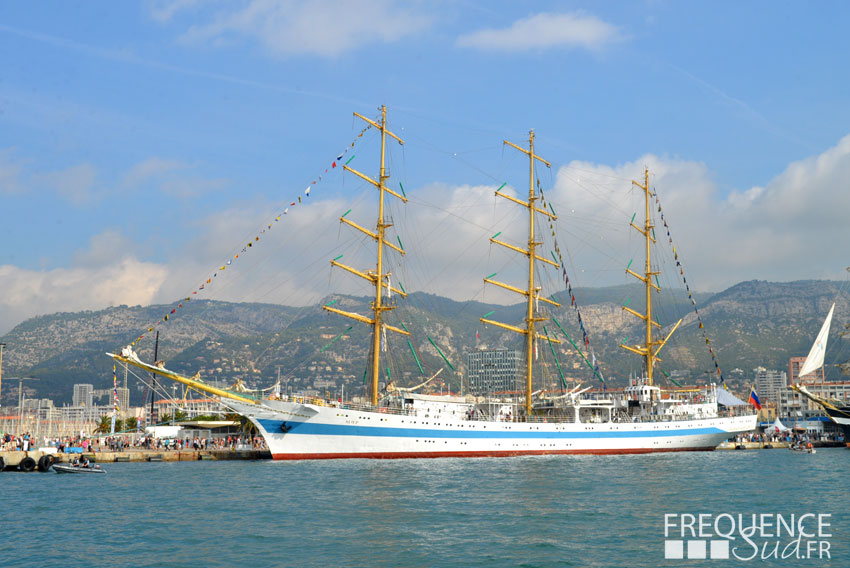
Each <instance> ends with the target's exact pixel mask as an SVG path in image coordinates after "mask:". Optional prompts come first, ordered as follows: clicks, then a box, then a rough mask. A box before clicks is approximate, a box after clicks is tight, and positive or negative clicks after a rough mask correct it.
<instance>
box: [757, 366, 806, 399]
mask: <svg viewBox="0 0 850 568" xmlns="http://www.w3.org/2000/svg"><path fill="white" fill-rule="evenodd" d="M798 370H799V367H798ZM753 373H754V375H755V387H756V392H757V393H758V396H759V398H760V399H761V400H762V401H767V402H772V403H774V404H776V403H777V402H779V394H778V393H779V389H781V388H782V387H784V386H788V375H787V374H786V373H785V371H775V370H773V369H765V368H764V367H756V368H755V369H753Z"/></svg>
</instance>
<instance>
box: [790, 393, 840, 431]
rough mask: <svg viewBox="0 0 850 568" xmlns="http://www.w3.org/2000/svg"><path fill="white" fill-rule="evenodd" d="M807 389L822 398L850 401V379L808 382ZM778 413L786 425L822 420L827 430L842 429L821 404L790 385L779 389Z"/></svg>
mask: <svg viewBox="0 0 850 568" xmlns="http://www.w3.org/2000/svg"><path fill="white" fill-rule="evenodd" d="M806 389H808V390H809V392H811V393H812V394H815V395H817V396H819V397H821V398H826V399H829V400H838V401H843V402H844V403H845V404H846V403H850V381H842V382H820V383H815V384H806ZM777 414H778V416H779V418H780V420H782V422H783V423H787V424H786V425H789V424H794V423H799V422H807V421H808V422H821V423H823V425H824V429H825V430H827V431H836V432H837V431H840V429H839V428H838V426H836V425H835V424H834V423H832V421H831V420H830V419H829V417H827V416H826V414H825V413H824V411H823V408H821V406H820V405H819V404H816V403H815V402H812V401H811V400H810V399H808V398H806V397H804V396H802V395H801V394H800V393H798V392H797V391H795V390H792V389H791V387H788V386H785V387H782V388H781V389H779V391H778V403H777Z"/></svg>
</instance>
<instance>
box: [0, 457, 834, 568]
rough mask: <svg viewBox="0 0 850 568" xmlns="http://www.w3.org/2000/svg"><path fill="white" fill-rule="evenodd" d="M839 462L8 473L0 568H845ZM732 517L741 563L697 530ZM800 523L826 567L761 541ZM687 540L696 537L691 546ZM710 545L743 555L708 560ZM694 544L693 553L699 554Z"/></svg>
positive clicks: (460, 462) (402, 464) (639, 460)
mask: <svg viewBox="0 0 850 568" xmlns="http://www.w3.org/2000/svg"><path fill="white" fill-rule="evenodd" d="M848 461H850V450H847V449H844V448H835V449H819V450H818V451H817V453H816V454H806V453H797V452H790V451H788V450H779V449H776V450H763V451H755V450H748V451H715V452H694V453H690V452H685V453H672V454H649V455H620V456H539V457H520V458H482V459H435V460H428V459H419V460H385V461H384V460H331V461H300V462H272V461H219V462H216V461H199V462H177V463H170V462H162V463H116V464H103V465H102V467H103V468H104V469H106V470H107V474H106V475H57V474H55V473H53V472H49V473H37V472H35V473H28V474H23V473H15V472H3V473H0V488H2V500H3V514H2V516H0V565H2V566H30V565H35V566H40V567H43V566H63V567H68V566H228V567H230V566H252V567H254V566H322V567H327V566H446V567H453V566H457V567H464V568H468V567H475V566H712V567H713V566H732V565H734V566H747V565H752V566H826V565H830V566H841V567H845V566H850V538H848V537H850V517H848V514H847V508H848V503H850V483H848V477H849V476H848V471H850V470H848ZM700 514H702V515H708V517H704V518H703V520H704V523H703V524H704V525H705V526H704V527H703V528H704V529H706V530H705V531H704V533H706V534H702V535H701V534H699V532H698V531H697V530H696V529H694V534H691V533H690V532H688V531H685V532H686V534H685V535H684V536H683V535H682V533H681V530H680V528H681V527H680V526H679V525H680V524H681V523H682V522H685V523H686V524H687V520H688V519H689V517H688V515H693V516H694V518H696V519H699V515H700ZM739 514H741V515H744V517H743V518H744V519H752V517H751V515H753V514H755V515H759V517H758V518H759V519H763V518H766V519H767V532H764V534H766V535H767V536H764V537H762V536H760V534H759V533H756V534H755V536H753V537H751V540H753V542H754V544H755V545H756V546H758V547H759V551H758V554H757V555H755V556H754V557H752V558H747V557H749V556H750V555H751V554H752V553H753V547H752V546H750V545H748V544H746V542H745V541H744V540H743V539H742V538H741V536H740V534H737V533H736V534H735V535H731V536H733V537H735V539H734V540H730V539H724V538H721V537H718V535H716V534H713V527H709V526H708V523H710V521H711V520H712V519H716V518H718V517H720V516H723V515H730V516H732V515H734V516H736V517H737V515H739ZM807 514H811V515H818V516H819V518H820V520H821V521H822V522H826V523H828V526H826V527H822V528H823V529H824V530H821V531H820V534H818V535H817V536H816V537H813V538H814V539H816V540H817V541H819V542H824V541H825V542H827V543H828V545H827V547H828V550H827V556H824V555H823V551H821V554H820V556H818V555H817V554H814V557H803V556H801V553H802V554H803V555H806V553H807V550H806V546H807V545H806V543H805V542H804V543H803V544H802V546H801V547H799V548H800V553H798V554H796V555H794V548H793V546H792V548H791V549H790V551H791V556H787V557H785V558H782V553H783V549H786V548H787V547H788V545H789V542H790V541H792V540H793V539H792V538H789V536H788V535H785V534H783V535H781V538H779V539H777V538H772V535H771V522H774V521H775V518H776V516H777V515H779V516H783V518H784V519H785V520H788V519H791V518H792V517H793V518H795V519H799V518H800V517H801V516H802V515H807ZM762 516H765V517H762ZM813 518H815V517H807V524H806V528H804V531H806V534H807V535H809V534H812V533H811V531H810V527H812V523H811V522H809V521H810V520H811V519H813ZM683 519H685V521H683ZM706 519H708V520H706ZM722 519H723V520H724V521H725V523H726V524H724V525H723V527H722V529H721V530H720V532H721V533H725V532H728V531H727V529H728V528H729V526H728V523H729V519H728V518H726V517H722ZM772 520H773V521H772ZM665 525H667V526H666V527H665ZM671 527H672V528H671ZM696 527H699V521H697V524H696ZM761 528H762V529H763V528H764V527H761ZM665 531H666V532H665ZM694 540H696V541H703V542H705V543H707V544H706V545H699V544H697V545H696V548H694V549H693V550H691V549H689V548H688V547H689V546H694V545H689V542H690V541H694ZM713 540H727V541H728V543H731V545H732V546H731V547H729V546H728V545H727V546H726V548H727V551H728V550H735V551H737V554H738V556H740V557H741V558H743V559H740V558H737V557H735V556H734V555H732V554H729V559H727V560H723V559H718V558H712V557H711V553H712V552H715V551H714V549H713V548H712V546H713V545H712V544H711V542H712V541H713ZM777 540H778V541H781V542H780V543H779V544H778V545H775V544H774V541H777ZM806 540H812V538H808V537H807V538H806ZM666 541H674V542H675V541H680V542H682V543H683V545H681V546H680V545H676V544H673V545H672V547H671V548H670V549H668V548H667V547H668V546H670V545H666V544H665V542H666ZM721 544H722V543H721ZM809 546H811V545H809ZM817 546H820V547H823V545H822V544H817V545H816V547H817ZM677 547H678V550H679V551H682V550H683V551H684V552H683V553H681V554H683V555H682V557H681V558H677V557H676V555H677ZM701 547H704V548H705V549H706V550H707V552H706V553H705V557H706V559H705V560H699V559H695V558H694V557H697V558H698V557H699V554H700V548H701ZM775 547H776V548H777V552H776V553H775V554H774V548H775ZM763 548H764V549H765V550H762V549H763ZM689 552H691V553H692V556H691V557H689V556H688V553H689ZM785 552H786V553H788V551H787V550H785ZM808 552H811V550H809V551H808ZM727 553H728V552H727ZM765 553H766V556H765ZM671 555H672V557H671ZM716 555H717V556H722V550H721V551H719V552H717V553H716Z"/></svg>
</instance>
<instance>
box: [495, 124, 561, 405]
mask: <svg viewBox="0 0 850 568" xmlns="http://www.w3.org/2000/svg"><path fill="white" fill-rule="evenodd" d="M504 143H505V144H507V145H508V146H511V147H513V148H516V149H517V150H519V151H520V152H522V153H524V154H526V155H527V156H528V162H529V180H528V201H527V202H526V201H523V200H521V199H517V198H515V197H511V196H510V195H506V194H504V193H502V192H500V191H499V190H498V189H497V190H496V195H498V196H499V197H504V198H505V199H507V200H509V201H513V202H514V203H517V204H519V205H522V206H523V207H525V208H527V209H528V249H523V248H520V247H515V246H513V245H510V244H508V243H505V242H503V241H500V240H498V239H496V237H492V238H491V239H490V242H491V243H496V244H497V245H501V246H503V247H505V248H508V249H510V250H512V251H514V252H518V253H520V254H524V255H525V256H527V257H528V288H526V289H522V288H517V287H515V286H511V285H509V284H505V283H503V282H497V281H496V280H492V279H491V278H489V277H488V278H485V279H484V282H487V283H489V284H493V285H494V286H498V287H500V288H504V289H505V290H510V291H511V292H514V293H517V294H522V295H524V296H525V297H526V304H527V307H526V317H525V327H524V328H521V327H516V326H513V325H508V324H505V323H501V322H497V321H493V320H489V319H486V318H480V319H481V322H482V323H485V324H491V325H495V326H496V327H501V328H502V329H507V330H509V331H513V332H515V333H521V334H523V335H525V351H526V354H525V355H526V357H525V415H526V417H529V416H531V377H532V370H533V363H534V346H535V343H534V342H535V341H536V340H537V339H547V338H545V337H543V336H541V335H540V334H538V333H537V332H536V331H535V324H536V322H539V321H544V320H546V318H541V317H538V316H537V315H536V314H535V310H534V307H535V304H537V303H538V302H539V301H543V302H546V303H548V304H551V305H553V306H555V307H560V306H561V304H559V303H558V302H555V301H553V300H550V299H549V298H546V297H544V296H541V295H540V290H541V287H540V286H536V285H535V280H534V261H535V260H539V261H541V262H545V263H548V264H551V265H552V266H554V267H556V268H558V267H559V265H558V264H556V263H555V262H552V261H551V260H549V259H547V258H543V257H541V256H538V255H537V253H536V249H537V247H538V246H539V245H542V244H543V243H542V242H537V241H535V240H534V214H535V212H536V213H541V214H543V215H546V216H547V217H549V218H550V219H552V220H553V221H555V220H557V219H558V217H557V216H555V215H554V214H552V213H549V212H548V211H546V210H545V209H541V208H539V207H536V206H535V205H534V202H535V201H536V200H537V199H538V197H537V194H536V192H535V187H534V181H535V177H534V160H539V161H541V162H543V163H544V164H546V167H551V164H550V163H549V162H547V161H546V160H544V159H543V158H541V157H540V156H538V155H537V154H535V153H534V131H533V130H531V131H529V133H528V150H526V149H525V148H522V147H521V146H517V145H516V144H514V143H512V142H508V141H507V140H505V141H504ZM496 236H498V235H496ZM547 340H548V341H552V342H553V343H560V341H559V340H557V339H555V338H548V339H547Z"/></svg>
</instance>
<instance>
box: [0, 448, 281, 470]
mask: <svg viewBox="0 0 850 568" xmlns="http://www.w3.org/2000/svg"><path fill="white" fill-rule="evenodd" d="M47 456H52V458H53V459H52V461H51V464H53V463H68V462H70V461H72V460H73V459H75V458H83V457H86V458H88V459H89V461H90V462H92V463H99V464H101V463H115V462H149V461H155V462H160V461H163V462H177V461H202V460H216V461H223V460H268V459H271V457H272V456H271V453H270V452H269V450H267V449H266V450H231V449H221V450H144V449H135V448H128V449H126V450H124V451H120V452H111V451H104V452H83V453H59V452H45V451H43V450H32V451H27V452H24V451H4V452H0V471H24V472H30V471H42V470H45V471H46V470H47V469H49V468H45V465H46V463H47V462H46V461H42V458H46V457H47ZM48 459H50V458H48Z"/></svg>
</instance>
